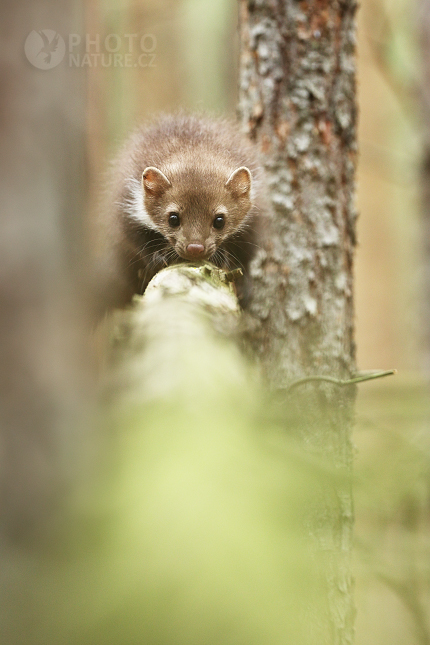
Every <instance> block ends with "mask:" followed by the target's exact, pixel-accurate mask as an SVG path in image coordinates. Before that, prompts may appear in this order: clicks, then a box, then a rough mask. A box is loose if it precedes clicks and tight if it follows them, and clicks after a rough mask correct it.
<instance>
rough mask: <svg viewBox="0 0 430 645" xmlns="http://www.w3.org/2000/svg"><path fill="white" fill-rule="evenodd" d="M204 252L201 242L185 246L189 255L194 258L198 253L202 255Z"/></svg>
mask: <svg viewBox="0 0 430 645" xmlns="http://www.w3.org/2000/svg"><path fill="white" fill-rule="evenodd" d="M204 252H205V247H204V246H203V244H188V246H187V253H188V255H191V256H192V257H194V258H197V257H199V255H202V253H204Z"/></svg>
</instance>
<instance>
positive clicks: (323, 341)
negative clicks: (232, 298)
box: [239, 0, 357, 387]
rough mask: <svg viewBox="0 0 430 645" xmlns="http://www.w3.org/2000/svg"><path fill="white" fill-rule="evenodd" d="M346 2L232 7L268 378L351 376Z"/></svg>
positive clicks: (351, 53)
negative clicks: (261, 218) (254, 184)
mask: <svg viewBox="0 0 430 645" xmlns="http://www.w3.org/2000/svg"><path fill="white" fill-rule="evenodd" d="M356 7H357V3H356V2H355V1H353V0H347V1H344V2H341V1H337V2H326V1H323V0H320V1H318V2H316V1H315V2H296V1H292V0H290V1H288V0H283V1H279V2H268V1H247V0H242V1H241V4H240V10H241V75H240V102H239V112H240V117H241V121H242V124H243V127H244V129H245V131H246V132H248V134H249V136H250V137H251V138H252V139H253V140H254V141H255V142H256V143H257V145H258V146H259V148H260V150H261V154H262V158H263V161H264V165H265V168H266V175H267V183H268V189H269V191H270V201H271V207H272V208H271V212H270V213H269V214H267V215H266V217H267V218H268V220H269V222H268V224H269V230H270V235H268V236H267V239H266V241H265V243H264V245H263V248H261V250H260V252H259V253H258V256H257V258H256V261H255V262H254V265H253V280H254V294H255V297H254V300H253V304H252V314H253V316H254V318H255V319H256V320H257V321H258V323H259V325H260V327H261V329H260V333H259V334H256V339H257V340H256V342H255V343H254V344H255V346H256V348H257V351H258V352H259V353H260V355H261V356H263V357H264V364H265V366H266V372H267V374H268V377H269V380H270V381H271V382H272V383H273V384H276V386H281V387H282V386H285V385H287V384H288V382H290V381H291V379H294V378H298V377H301V376H303V375H305V374H309V373H310V372H313V373H315V372H317V373H324V374H332V375H336V376H339V377H342V378H345V377H346V376H348V375H349V374H350V373H351V371H353V369H354V344H353V301H352V262H353V248H354V244H355V234H354V225H355V219H356V210H355V205H354V173H355V157H356V103H355V31H354V16H355V11H356Z"/></svg>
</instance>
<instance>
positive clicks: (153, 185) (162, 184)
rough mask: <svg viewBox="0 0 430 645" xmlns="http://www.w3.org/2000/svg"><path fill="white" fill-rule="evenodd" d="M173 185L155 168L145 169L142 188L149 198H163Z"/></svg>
mask: <svg viewBox="0 0 430 645" xmlns="http://www.w3.org/2000/svg"><path fill="white" fill-rule="evenodd" d="M171 185H172V184H171V183H170V181H169V180H168V179H167V177H166V175H165V174H163V173H162V172H161V170H158V168H155V167H154V166H149V167H148V168H145V170H144V171H143V173H142V186H143V189H144V191H145V194H146V195H148V196H149V197H161V195H162V194H163V193H164V192H165V191H166V190H167V189H168V188H169V186H171Z"/></svg>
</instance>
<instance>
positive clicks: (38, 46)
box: [24, 29, 66, 69]
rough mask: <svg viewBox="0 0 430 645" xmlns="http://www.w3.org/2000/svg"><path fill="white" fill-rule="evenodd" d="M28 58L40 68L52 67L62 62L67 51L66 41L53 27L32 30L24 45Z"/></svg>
mask: <svg viewBox="0 0 430 645" xmlns="http://www.w3.org/2000/svg"><path fill="white" fill-rule="evenodd" d="M24 51H25V55H26V56H27V60H28V61H29V62H30V63H31V64H32V65H34V67H37V68H38V69H52V68H53V67H56V66H57V65H59V64H60V63H61V61H62V60H63V58H64V54H65V53H66V43H65V42H64V38H62V36H60V34H59V33H58V32H56V31H53V30H52V29H43V30H42V31H35V30H33V31H31V32H30V33H29V34H28V36H27V39H26V41H25V45H24Z"/></svg>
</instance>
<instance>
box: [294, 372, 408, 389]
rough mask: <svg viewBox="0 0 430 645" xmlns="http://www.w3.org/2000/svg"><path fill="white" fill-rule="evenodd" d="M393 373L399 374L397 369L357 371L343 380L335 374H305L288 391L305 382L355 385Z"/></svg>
mask: <svg viewBox="0 0 430 645" xmlns="http://www.w3.org/2000/svg"><path fill="white" fill-rule="evenodd" d="M391 374H397V370H386V371H383V372H381V371H380V370H367V371H363V372H357V373H356V374H355V375H354V376H353V377H352V378H350V379H347V380H341V379H337V378H334V377H333V376H305V377H304V378H300V379H298V380H297V381H294V382H293V383H291V385H289V387H287V388H286V389H287V392H291V390H292V389H293V388H295V387H297V386H299V385H302V384H304V383H310V382H312V381H324V382H326V383H333V384H334V385H340V386H342V387H343V386H344V385H355V383H361V382H363V381H371V380H373V379H375V378H382V377H383V376H390V375H391Z"/></svg>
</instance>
